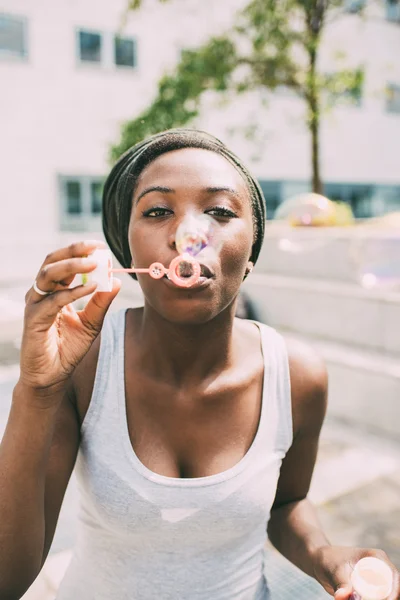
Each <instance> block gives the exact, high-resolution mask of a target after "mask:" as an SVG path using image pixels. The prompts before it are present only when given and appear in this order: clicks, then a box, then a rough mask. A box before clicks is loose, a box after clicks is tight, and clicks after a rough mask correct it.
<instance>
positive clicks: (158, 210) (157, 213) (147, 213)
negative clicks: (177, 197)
mask: <svg viewBox="0 0 400 600" xmlns="http://www.w3.org/2000/svg"><path fill="white" fill-rule="evenodd" d="M170 213H172V211H171V210H170V209H169V208H165V207H164V206H153V208H148V209H147V210H144V211H143V212H142V215H143V216H144V217H150V218H155V217H165V216H166V215H167V214H170Z"/></svg>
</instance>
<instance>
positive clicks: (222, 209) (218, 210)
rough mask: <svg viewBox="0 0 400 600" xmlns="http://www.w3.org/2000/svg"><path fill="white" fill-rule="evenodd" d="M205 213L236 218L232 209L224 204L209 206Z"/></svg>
mask: <svg viewBox="0 0 400 600" xmlns="http://www.w3.org/2000/svg"><path fill="white" fill-rule="evenodd" d="M206 213H207V214H208V215H211V216H212V217H222V218H225V219H236V218H237V214H236V213H234V212H233V210H230V209H229V208H226V206H214V207H213V208H209V209H208V210H207V211H206Z"/></svg>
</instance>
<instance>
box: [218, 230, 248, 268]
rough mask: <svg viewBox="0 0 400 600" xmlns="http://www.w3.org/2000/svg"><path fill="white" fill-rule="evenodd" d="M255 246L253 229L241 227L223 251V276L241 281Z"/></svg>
mask: <svg viewBox="0 0 400 600" xmlns="http://www.w3.org/2000/svg"><path fill="white" fill-rule="evenodd" d="M252 245H253V229H252V227H241V228H238V229H237V231H235V235H234V236H232V237H230V239H229V241H228V240H227V241H226V242H225V243H224V245H223V247H222V250H221V254H220V257H221V268H222V274H223V275H227V276H229V277H230V278H234V279H236V276H237V278H238V279H239V280H241V279H242V277H243V272H244V270H245V269H246V266H247V262H248V260H249V258H250V255H251V249H252Z"/></svg>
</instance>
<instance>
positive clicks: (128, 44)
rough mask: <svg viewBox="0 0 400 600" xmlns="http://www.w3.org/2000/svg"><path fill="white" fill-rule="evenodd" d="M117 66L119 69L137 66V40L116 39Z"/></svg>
mask: <svg viewBox="0 0 400 600" xmlns="http://www.w3.org/2000/svg"><path fill="white" fill-rule="evenodd" d="M114 49H115V57H114V58H115V64H116V65H117V66H119V67H135V66H136V48H135V40H133V39H130V38H120V37H115V38H114Z"/></svg>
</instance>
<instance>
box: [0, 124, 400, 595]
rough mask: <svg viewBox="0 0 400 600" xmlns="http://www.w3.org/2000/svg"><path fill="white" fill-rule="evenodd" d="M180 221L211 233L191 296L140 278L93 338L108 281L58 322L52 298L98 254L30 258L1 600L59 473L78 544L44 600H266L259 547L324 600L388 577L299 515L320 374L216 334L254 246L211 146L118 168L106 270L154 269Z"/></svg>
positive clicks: (230, 172) (191, 137)
mask: <svg viewBox="0 0 400 600" xmlns="http://www.w3.org/2000/svg"><path fill="white" fill-rule="evenodd" d="M188 213H192V214H193V213H195V214H202V213H206V214H209V215H211V216H212V217H213V218H214V219H215V220H216V221H217V222H218V223H219V226H220V227H221V229H222V230H223V239H224V244H223V246H222V250H221V251H220V254H219V256H218V258H215V259H213V260H212V261H211V262H210V261H209V262H208V263H207V264H204V265H202V278H201V280H200V285H198V286H197V287H195V288H192V289H189V290H188V289H182V288H178V287H176V286H175V285H174V284H173V283H171V282H170V281H169V280H168V279H166V278H164V279H162V280H160V281H156V280H153V279H151V278H150V277H148V276H147V275H140V276H139V282H140V285H141V287H142V289H143V294H144V298H145V305H144V308H138V309H132V310H128V311H121V312H119V313H116V314H113V315H109V316H107V318H106V319H105V320H104V317H105V315H106V312H107V310H108V308H109V306H110V304H111V302H112V300H113V299H114V298H115V296H116V294H117V293H118V291H119V288H120V282H118V281H115V282H114V288H113V290H112V292H110V293H97V294H96V293H94V294H93V296H92V297H91V299H90V300H89V302H88V304H87V306H86V308H85V309H84V310H83V311H81V312H80V313H79V314H77V313H76V312H75V311H74V309H73V308H72V307H71V304H70V303H71V302H72V301H74V300H76V299H78V298H82V297H84V296H86V295H88V294H91V293H93V292H95V284H88V285H86V286H85V287H76V288H74V289H68V286H69V285H70V283H71V282H72V279H73V277H74V276H75V275H76V274H77V273H88V272H90V271H92V270H93V269H94V268H95V263H93V261H92V260H91V258H90V253H91V252H93V250H94V249H95V248H96V246H97V245H98V244H97V243H96V242H85V243H83V242H82V243H78V244H74V245H72V246H70V247H68V248H62V249H60V250H56V251H55V252H53V253H51V254H49V255H48V256H47V258H46V259H45V261H44V263H43V265H42V267H41V269H40V270H39V274H38V276H37V279H36V281H35V284H34V286H33V288H32V289H31V290H30V291H29V292H28V293H27V296H26V303H27V306H26V315H25V328H24V336H23V342H22V349H21V375H20V379H19V381H18V384H17V385H16V387H15V390H14V395H13V403H12V409H11V413H10V417H9V422H8V426H7V430H6V433H5V436H4V439H3V442H2V447H1V462H0V503H1V507H2V517H3V518H2V520H1V524H0V556H1V561H0V573H1V580H0V597H1V598H2V599H3V598H4V599H5V598H7V599H15V598H19V597H20V595H21V594H22V593H23V592H24V591H25V590H26V589H27V588H28V587H29V585H30V584H31V583H32V581H33V580H34V578H35V577H36V575H37V574H38V572H39V571H40V568H41V565H42V564H43V562H44V560H45V558H46V556H47V553H48V551H49V548H50V545H51V542H52V539H53V534H54V530H55V527H56V522H57V518H58V514H59V510H60V506H61V502H62V498H63V495H64V492H65V488H66V486H67V483H68V480H69V477H70V475H71V472H72V469H73V467H74V464H75V459H76V456H77V457H78V458H77V464H76V473H77V477H78V482H79V487H80V492H81V507H80V514H79V533H78V541H77V546H76V548H75V552H74V555H73V559H72V562H71V565H70V567H69V569H68V571H67V574H66V576H65V578H64V580H63V582H62V584H61V588H60V590H59V593H58V596H57V598H58V600H75V599H76V598H80V599H81V598H82V599H83V598H85V600H91V599H93V600H94V599H96V600H103V599H104V600H106V599H107V600H111V599H114V598H115V599H118V600H121V599H135V600H147V599H151V600H153V599H156V598H157V599H158V598H159V599H172V600H178V599H179V600H181V599H190V600H196V599H207V600H223V599H224V600H225V599H226V600H228V599H229V600H239V599H241V600H256V599H257V600H261V599H263V600H265V599H267V598H269V592H268V587H267V582H266V580H265V578H264V575H263V547H264V543H265V539H266V535H267V530H268V535H269V537H270V539H271V541H272V543H273V544H274V545H275V546H276V547H277V548H278V550H280V551H281V552H282V554H284V555H285V556H286V557H287V558H288V559H289V560H291V561H292V562H293V563H294V564H296V565H297V566H298V567H300V568H301V569H303V571H305V572H306V573H308V574H309V575H311V576H313V577H315V578H316V579H317V580H318V581H319V582H320V583H321V585H322V586H324V588H325V589H326V590H327V591H328V592H329V593H330V594H332V595H333V594H335V592H336V598H337V600H345V599H347V598H349V597H350V594H351V586H350V573H351V570H352V566H353V565H354V564H355V562H357V560H358V559H360V558H361V557H362V556H366V555H376V556H378V557H381V558H383V559H384V560H385V561H387V562H389V561H388V558H387V557H386V555H385V554H384V553H383V552H381V551H379V550H366V549H360V548H345V547H333V546H331V545H330V544H329V542H328V540H327V538H326V536H325V535H324V533H323V531H322V530H321V528H320V525H319V523H318V520H317V517H316V515H315V511H314V508H313V506H312V505H311V503H310V502H309V500H308V499H307V492H308V489H309V485H310V480H311V475H312V471H313V467H314V462H315V457H316V453H317V446H318V437H319V433H320V429H321V426H322V422H323V418H324V414H325V410H326V397H327V376H326V371H325V367H324V365H323V364H322V362H321V360H320V359H319V358H318V357H317V356H315V355H314V353H313V352H312V351H311V350H310V349H309V348H308V347H306V346H298V347H293V348H286V345H285V343H284V342H283V339H282V338H281V336H280V335H279V334H278V333H277V332H276V331H275V330H274V329H272V328H270V327H267V326H265V325H261V324H257V323H256V322H251V321H246V320H240V319H235V318H234V314H235V307H236V299H237V296H238V293H239V289H240V285H241V283H242V281H243V279H244V278H245V277H246V276H247V274H248V273H249V272H250V270H251V268H252V266H253V264H254V263H255V262H256V260H257V257H258V254H259V251H260V247H261V243H262V238H263V233H264V222H265V214H264V203H263V198H262V193H261V191H260V189H259V187H258V185H257V183H256V182H255V180H254V179H253V178H252V177H251V175H250V174H249V173H248V171H247V170H246V169H245V167H244V166H243V165H242V164H241V163H240V161H239V160H238V159H237V158H236V157H235V156H234V155H233V154H232V153H231V152H230V151H229V150H228V149H227V148H226V147H225V146H224V145H223V144H222V143H221V142H219V141H218V140H216V139H215V138H213V137H211V136H209V135H207V134H204V133H201V132H194V131H190V130H174V131H170V132H164V133H162V134H159V135H157V136H154V137H153V138H151V139H149V140H146V141H145V142H143V143H142V144H140V145H138V146H136V147H134V148H132V149H131V150H130V151H128V152H127V153H126V154H125V155H124V156H123V157H122V158H121V159H120V161H119V162H118V163H117V164H116V166H115V167H114V168H113V170H112V172H111V174H110V176H109V178H108V180H107V182H106V185H105V191H104V215H103V224H104V232H105V236H106V239H107V241H108V243H109V245H110V247H111V249H112V251H113V252H114V254H115V256H116V257H117V258H118V260H119V261H120V262H121V263H122V264H123V265H124V266H125V267H129V266H130V264H131V263H132V262H133V263H134V264H135V265H136V266H140V267H141V266H148V265H150V264H151V263H152V262H155V261H160V262H162V263H163V264H164V265H168V264H169V263H170V261H171V259H172V258H174V257H175V256H176V255H177V250H176V240H175V233H176V229H177V226H178V224H179V223H180V222H181V221H182V219H183V218H184V217H185V216H186V215H187V214H188ZM84 255H89V256H88V257H87V258H81V257H82V256H84ZM100 332H101V335H99V334H100ZM392 568H393V572H394V573H395V574H396V583H395V590H394V591H393V594H392V596H391V600H394V599H395V598H398V597H399V583H398V575H397V573H396V570H395V568H394V567H393V565H392Z"/></svg>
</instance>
